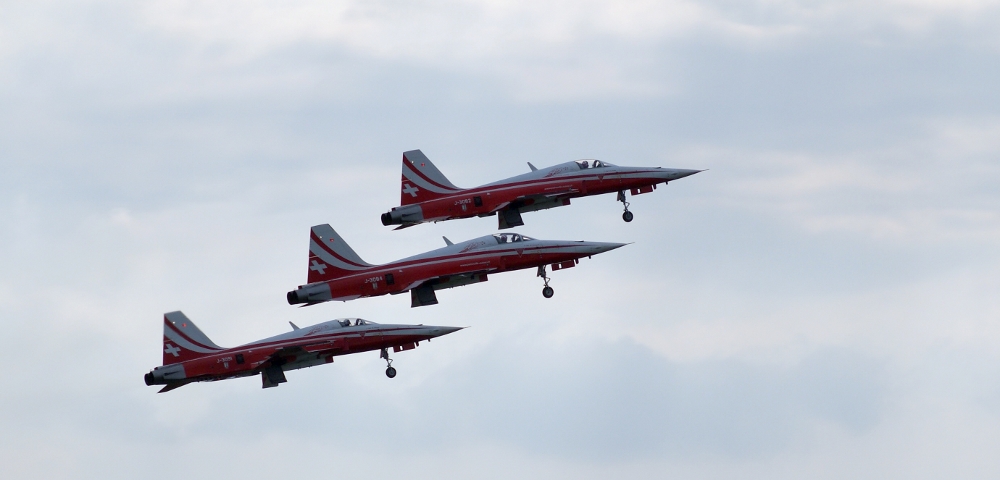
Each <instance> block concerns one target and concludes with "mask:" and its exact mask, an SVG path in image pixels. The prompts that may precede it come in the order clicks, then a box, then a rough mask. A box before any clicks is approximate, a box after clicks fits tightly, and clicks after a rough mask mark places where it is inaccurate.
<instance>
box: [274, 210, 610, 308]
mask: <svg viewBox="0 0 1000 480" xmlns="http://www.w3.org/2000/svg"><path fill="white" fill-rule="evenodd" d="M442 238H444V241H445V243H446V244H447V246H445V247H443V248H439V249H437V250H431V251H430V252H427V253H422V254H420V255H415V256H412V257H407V258H404V259H402V260H397V261H395V262H391V263H387V264H384V265H372V264H370V263H367V262H365V261H364V260H362V259H361V257H359V256H358V254H357V253H354V250H353V249H352V248H351V247H350V246H349V245H347V242H345V241H344V239H343V238H342V237H341V236H340V235H338V234H337V232H335V231H334V230H333V227H331V226H330V225H317V226H315V227H312V232H311V233H310V236H309V270H308V272H309V274H308V280H307V281H308V283H307V284H306V285H299V287H298V288H297V289H295V290H292V291H290V292H288V295H287V298H288V303H289V304H291V305H297V304H305V305H314V304H317V303H321V302H328V301H330V300H342V301H347V300H354V299H356V298H360V297H374V296H378V295H385V294H387V293H389V294H400V293H403V292H410V306H411V307H420V306H424V305H434V304H436V303H438V301H437V296H436V294H435V293H434V291H435V290H441V289H445V288H452V287H458V286H461V285H468V284H470V283H478V282H485V281H486V280H487V275H488V274H491V273H499V272H506V271H511V270H521V269H524V268H536V267H537V268H538V273H537V276H539V277H542V280H544V282H545V286H544V288H542V295H544V296H545V298H551V297H552V295H553V294H554V293H555V291H554V290H553V289H552V287H550V286H549V280H550V279H549V277H548V275H547V274H546V266H547V265H551V266H552V270H560V269H563V268H570V267H574V266H576V264H577V263H579V261H580V259H581V258H583V257H589V256H591V255H597V254H598V253H603V252H607V251H608V250H614V249H616V248H618V247H621V246H623V245H625V244H624V243H599V242H583V241H579V242H574V241H565V240H536V239H534V238H531V237H528V236H526V235H520V234H517V233H498V234H494V235H486V236H484V237H479V238H474V239H472V240H469V241H465V242H461V243H452V242H451V241H450V240H448V239H447V238H446V237H442Z"/></svg>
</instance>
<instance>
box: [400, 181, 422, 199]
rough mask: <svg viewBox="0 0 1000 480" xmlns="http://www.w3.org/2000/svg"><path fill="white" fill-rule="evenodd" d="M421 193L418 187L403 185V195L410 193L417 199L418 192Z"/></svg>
mask: <svg viewBox="0 0 1000 480" xmlns="http://www.w3.org/2000/svg"><path fill="white" fill-rule="evenodd" d="M419 191H420V190H419V189H417V187H414V186H411V185H410V184H409V183H404V184H403V193H409V194H410V195H411V196H413V198H417V192H419Z"/></svg>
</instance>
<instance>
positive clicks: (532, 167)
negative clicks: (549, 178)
mask: <svg viewBox="0 0 1000 480" xmlns="http://www.w3.org/2000/svg"><path fill="white" fill-rule="evenodd" d="M528 168H531V171H532V172H535V171H538V169H537V168H535V166H534V165H532V164H531V162H528Z"/></svg>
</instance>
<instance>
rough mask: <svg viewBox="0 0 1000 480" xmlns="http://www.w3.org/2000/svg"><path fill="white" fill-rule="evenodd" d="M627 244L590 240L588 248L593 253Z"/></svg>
mask: <svg viewBox="0 0 1000 480" xmlns="http://www.w3.org/2000/svg"><path fill="white" fill-rule="evenodd" d="M625 245H628V244H627V243H608V242H592V243H591V244H590V250H591V251H592V252H594V253H604V252H608V251H611V250H614V249H616V248H621V247H624V246H625Z"/></svg>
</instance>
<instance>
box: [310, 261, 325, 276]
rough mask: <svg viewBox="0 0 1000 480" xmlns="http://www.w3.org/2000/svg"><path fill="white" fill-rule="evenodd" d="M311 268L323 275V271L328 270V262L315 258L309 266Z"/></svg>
mask: <svg viewBox="0 0 1000 480" xmlns="http://www.w3.org/2000/svg"><path fill="white" fill-rule="evenodd" d="M309 270H312V271H314V272H319V274H320V275H322V274H323V271H324V270H326V264H325V263H319V262H317V261H316V260H313V263H312V266H310V267H309Z"/></svg>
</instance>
